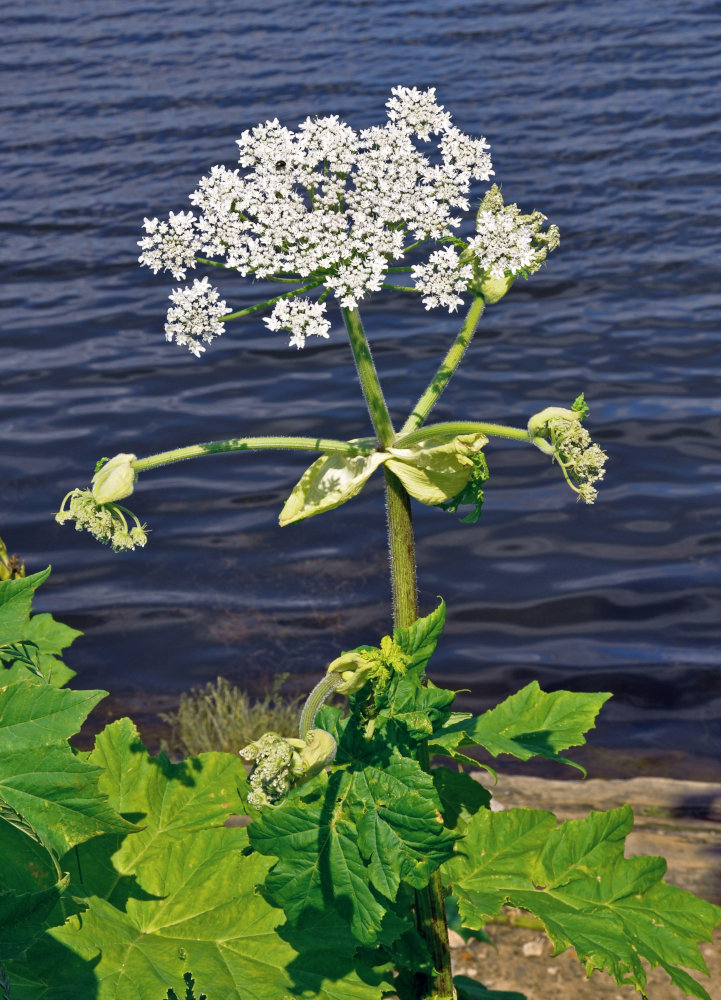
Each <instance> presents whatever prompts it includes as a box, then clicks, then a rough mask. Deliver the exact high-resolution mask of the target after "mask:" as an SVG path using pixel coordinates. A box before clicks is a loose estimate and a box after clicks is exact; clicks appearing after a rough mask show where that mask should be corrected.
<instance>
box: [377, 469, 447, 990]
mask: <svg viewBox="0 0 721 1000" xmlns="http://www.w3.org/2000/svg"><path fill="white" fill-rule="evenodd" d="M383 471H384V472H385V477H386V503H387V509H388V543H389V549H390V563H391V583H392V588H393V621H394V624H395V625H396V626H397V627H405V626H408V625H411V624H412V623H413V622H414V621H415V620H416V618H417V617H418V587H417V583H416V554H415V542H414V538H413V521H412V518H411V498H410V497H409V495H408V491H407V490H406V488H405V487H404V486H403V484H402V483H401V481H400V479H398V477H397V476H396V475H394V473H392V472H391V471H390V469H384V470H383ZM418 762H419V764H420V765H421V767H422V768H423V769H424V770H425V771H427V770H428V769H429V763H430V761H429V757H428V748H427V746H426V744H425V743H423V744H421V750H420V752H419V755H418ZM415 918H416V928H417V930H418V933H419V934H420V935H421V937H422V938H423V940H424V941H425V942H426V944H427V946H428V949H429V951H430V953H431V955H432V957H433V966H434V968H435V969H437V970H438V974H437V975H436V976H430V977H429V976H425V975H421V974H419V975H418V983H417V990H418V998H419V1000H452V998H453V972H452V970H451V950H450V945H449V943H448V924H447V922H446V907H445V903H444V901H443V884H442V882H441V876H440V872H437V871H436V872H434V873H433V875H432V876H431V879H430V882H429V883H428V885H427V886H426V887H425V888H424V889H417V890H416V907H415Z"/></svg>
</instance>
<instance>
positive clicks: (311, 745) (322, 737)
mask: <svg viewBox="0 0 721 1000" xmlns="http://www.w3.org/2000/svg"><path fill="white" fill-rule="evenodd" d="M308 741H309V742H308V745H307V746H306V747H305V748H304V749H303V750H301V751H300V759H301V761H302V762H303V766H304V772H303V778H312V777H313V775H315V774H318V773H319V772H320V771H322V770H323V768H324V767H326V765H328V764H332V763H333V761H334V760H335V755H336V752H337V750H338V746H337V744H336V741H335V740H334V738H333V737H332V736H331V734H330V733H327V732H326V731H325V729H311V730H310V732H309V733H308Z"/></svg>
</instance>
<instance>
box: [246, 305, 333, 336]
mask: <svg viewBox="0 0 721 1000" xmlns="http://www.w3.org/2000/svg"><path fill="white" fill-rule="evenodd" d="M323 312H324V310H323V305H322V303H320V302H312V301H311V300H310V299H281V300H280V302H277V303H276V304H275V307H274V309H273V312H272V313H271V314H270V316H269V317H268V318H267V319H264V320H263V322H264V323H265V324H266V326H267V327H268V329H269V330H289V331H290V333H291V335H292V336H291V338H290V346H291V347H299V348H300V347H305V338H306V337H312V336H313V335H315V336H316V337H325V338H326V339H327V338H328V330H330V323H329V322H328V320H327V319H324V316H323Z"/></svg>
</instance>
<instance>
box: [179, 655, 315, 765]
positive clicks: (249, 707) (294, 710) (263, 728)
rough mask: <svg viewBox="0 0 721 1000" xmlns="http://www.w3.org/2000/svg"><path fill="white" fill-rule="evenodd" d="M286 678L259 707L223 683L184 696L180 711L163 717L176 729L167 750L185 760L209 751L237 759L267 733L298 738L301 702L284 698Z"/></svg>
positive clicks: (276, 683) (282, 677)
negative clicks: (224, 753)
mask: <svg viewBox="0 0 721 1000" xmlns="http://www.w3.org/2000/svg"><path fill="white" fill-rule="evenodd" d="M287 676H288V675H287V674H280V675H279V676H278V677H276V679H275V681H274V682H273V684H272V686H271V689H270V691H269V692H268V693H267V694H265V695H264V696H263V697H262V698H259V699H257V700H255V701H253V700H251V699H250V697H249V696H248V694H247V693H246V692H245V691H242V690H241V689H240V688H238V687H236V686H235V685H234V684H231V683H230V681H228V680H226V678H224V677H218V679H217V680H216V681H211V682H210V683H208V684H206V685H205V687H202V688H195V689H193V690H192V691H190V692H188V693H183V694H181V696H180V704H179V705H178V709H177V711H175V712H168V713H165V714H163V715H161V718H162V719H163V720H164V721H165V722H167V723H169V724H170V727H171V728H170V736H169V737H168V739H167V740H166V741H164V742H163V749H164V750H165V752H166V753H168V754H170V755H176V754H180V755H181V756H185V755H193V754H199V753H202V752H203V751H204V750H223V751H225V752H226V753H237V752H238V750H239V749H240V747H244V746H246V745H247V744H248V743H251V742H253V740H257V739H258V737H259V736H261V735H262V734H263V733H264V732H267V731H268V730H272V731H273V732H275V733H279V734H280V735H281V736H296V735H297V731H298V713H299V711H300V701H301V699H300V698H292V699H291V698H287V697H285V696H284V695H282V694H281V693H280V689H281V688H282V686H283V684H284V682H285V680H286V678H287Z"/></svg>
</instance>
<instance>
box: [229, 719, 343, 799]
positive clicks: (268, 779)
mask: <svg viewBox="0 0 721 1000" xmlns="http://www.w3.org/2000/svg"><path fill="white" fill-rule="evenodd" d="M335 754H336V742H335V740H334V739H333V737H332V736H331V734H330V733H327V732H326V731H325V730H324V729H311V730H310V732H309V733H308V738H307V739H306V740H303V739H291V738H288V737H285V736H280V735H279V734H278V733H273V732H270V733H264V734H263V735H262V736H261V737H260V739H258V740H255V741H254V742H253V743H249V744H248V745H247V746H245V747H243V749H242V750H241V751H240V756H241V757H242V758H243V759H244V760H247V761H254V762H255V764H254V767H253V770H252V771H251V774H250V779H249V782H250V788H251V790H250V792H249V794H248V804H249V805H251V806H254V807H255V808H256V809H261V808H262V807H263V806H268V805H272V804H273V803H275V802H278V800H279V799H281V798H283V796H284V795H286V794H287V793H288V792H289V791H290V789H291V788H292V787H293V785H295V784H298V783H299V782H302V781H304V780H307V779H308V778H311V777H312V776H313V775H314V774H318V772H319V771H321V770H322V769H323V768H324V767H325V766H326V765H327V764H330V763H331V762H332V761H333V760H334V758H335Z"/></svg>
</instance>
